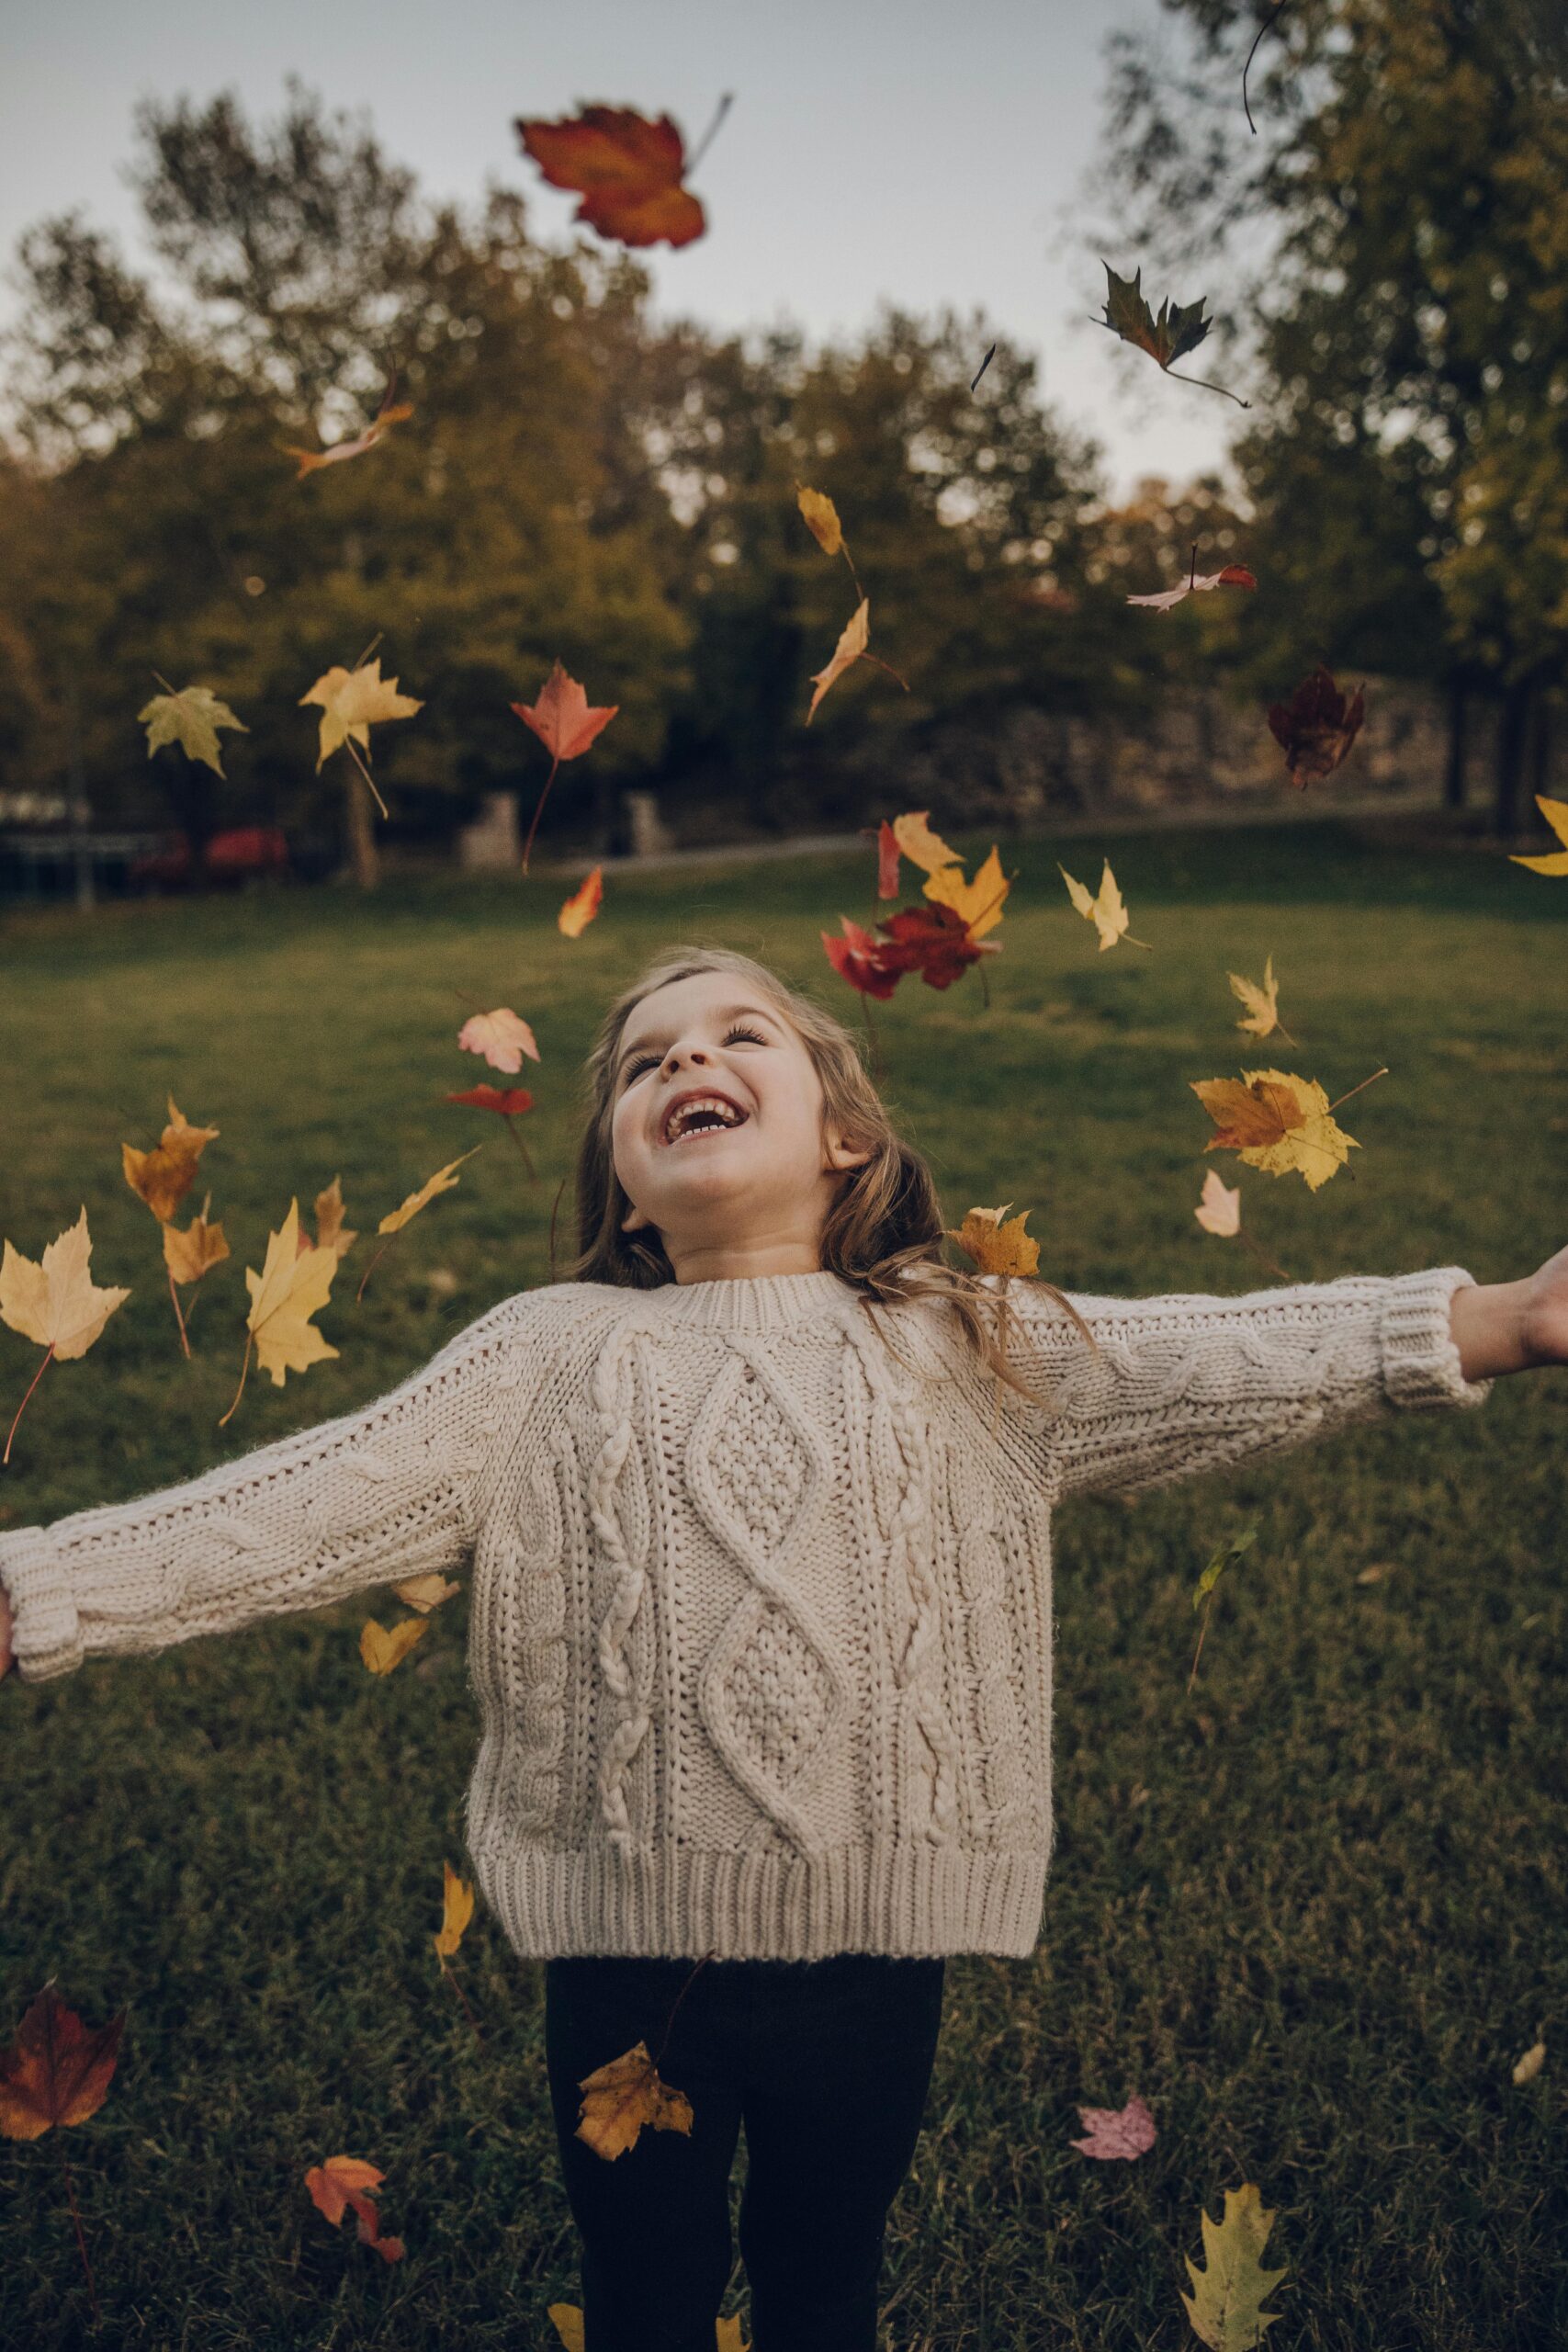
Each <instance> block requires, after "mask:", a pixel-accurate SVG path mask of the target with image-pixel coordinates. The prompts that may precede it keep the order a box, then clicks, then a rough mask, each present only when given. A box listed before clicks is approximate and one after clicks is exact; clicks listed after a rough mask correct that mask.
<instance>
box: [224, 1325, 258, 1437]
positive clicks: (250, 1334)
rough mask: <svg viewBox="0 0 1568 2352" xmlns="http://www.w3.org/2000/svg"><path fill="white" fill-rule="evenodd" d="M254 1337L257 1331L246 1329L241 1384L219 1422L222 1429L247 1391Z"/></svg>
mask: <svg viewBox="0 0 1568 2352" xmlns="http://www.w3.org/2000/svg"><path fill="white" fill-rule="evenodd" d="M254 1337H255V1333H254V1331H250V1330H247V1331H246V1333H245V1352H244V1356H243V1360H242V1362H241V1364H240V1385H239V1386H238V1388H236V1389H235V1391H234V1404H233V1405H231V1406H230V1408H229V1410H228V1411H227V1412H226V1413H225V1414H224V1416H223V1420H220V1422H219V1424H218V1426H219V1428H220V1429H221V1428H222V1426H223V1421H227V1420H231V1419H233V1414H234V1406H235V1405H238V1403H239V1401H240V1399H241V1397H243V1395H244V1393H245V1374H246V1373H247V1372H248V1371H249V1370H250V1368H251V1341H252V1340H254Z"/></svg>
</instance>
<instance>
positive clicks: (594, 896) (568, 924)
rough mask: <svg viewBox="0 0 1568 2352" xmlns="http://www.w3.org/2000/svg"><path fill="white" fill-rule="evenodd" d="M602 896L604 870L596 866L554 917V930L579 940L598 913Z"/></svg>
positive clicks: (600, 866)
mask: <svg viewBox="0 0 1568 2352" xmlns="http://www.w3.org/2000/svg"><path fill="white" fill-rule="evenodd" d="M603 899H604V867H603V866H602V865H596V866H595V867H594V868H593V871H592V874H590V875H589V876H587V878H586V879H585V880H584V881H582V882H581V883H580V884H579V885H578V887H577V888H576V889H575V890H574V891H573V892H572V894H571V896H570V899H567V901H566V903H565V905H564V906H563V907H562V908H561V910H560V912H559V914H558V915H557V917H556V928H557V930H558V931H559V932H561V933H564V934H565V936H566V937H567V938H568V939H581V936H582V934H583V933H584V932H585V931H586V930H587V928H588V926H589V924H590V923H591V922H592V920H593V918H594V916H595V915H596V914H597V913H598V911H599V908H600V904H601V901H602V900H603Z"/></svg>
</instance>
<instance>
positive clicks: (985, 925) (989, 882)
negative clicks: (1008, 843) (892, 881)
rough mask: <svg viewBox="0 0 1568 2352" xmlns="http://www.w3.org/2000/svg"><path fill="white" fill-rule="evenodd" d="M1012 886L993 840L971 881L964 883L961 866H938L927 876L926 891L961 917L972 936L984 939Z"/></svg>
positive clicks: (997, 920)
mask: <svg viewBox="0 0 1568 2352" xmlns="http://www.w3.org/2000/svg"><path fill="white" fill-rule="evenodd" d="M1011 887H1012V886H1011V884H1010V882H1009V881H1008V879H1007V876H1005V875H1004V874H1003V872H1002V862H1001V859H1000V857H999V856H998V854H997V848H996V844H995V842H993V843H992V845H991V854H990V855H989V857H988V858H987V860H986V862H985V864H984V865H982V866H981V867H980V868H979V870H978V871H977V872H976V876H975V879H974V880H973V882H965V880H964V872H963V868H962V867H961V866H953V865H942V866H938V867H937V869H936V870H935V872H934V873H931V874H928V875H927V876H926V880H925V894H926V896H927V898H928V899H933V900H934V901H935V903H936V904H937V905H938V906H942V907H951V908H952V909H953V912H954V914H956V915H958V916H960V917H961V918H962V920H963V922H964V929H965V930H966V931H967V933H969V936H970V938H971V939H983V938H984V937H985V935H986V933H987V932H988V931H990V930H993V929H994V928H995V926H996V925H997V924H998V923H999V922H1000V921H1001V919H1002V901H1003V899H1005V898H1006V897H1007V894H1008V892H1009V890H1010V888H1011Z"/></svg>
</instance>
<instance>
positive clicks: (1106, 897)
mask: <svg viewBox="0 0 1568 2352" xmlns="http://www.w3.org/2000/svg"><path fill="white" fill-rule="evenodd" d="M1056 871H1057V873H1058V874H1059V875H1060V876H1061V877H1062V879H1063V881H1064V882H1065V883H1066V886H1067V895H1068V897H1069V898H1070V899H1072V902H1073V904H1074V906H1075V907H1076V908H1077V910H1078V912H1079V914H1080V915H1084V916H1087V917H1088V919H1089V922H1092V923H1093V925H1094V927H1095V929H1096V931H1098V932H1099V933H1100V954H1101V955H1103V954H1104V953H1105V950H1106V949H1107V948H1108V947H1114V946H1115V944H1116V943H1117V941H1118V940H1119V939H1121V938H1123V937H1125V939H1126V941H1127V944H1128V945H1129V946H1130V947H1146V946H1147V945H1148V942H1147V941H1146V940H1144V939H1134V937H1133V935H1132V933H1131V932H1129V931H1128V929H1127V910H1126V908H1125V907H1124V906H1123V905H1122V893H1121V891H1120V890H1119V889H1118V888H1116V877H1115V876H1114V875H1113V874H1112V873H1111V860H1110V859H1109V858H1107V859H1106V860H1105V871H1104V873H1103V874H1102V875H1101V876H1100V888H1099V890H1098V891H1097V892H1096V894H1095V896H1094V897H1093V898H1092V899H1091V898H1090V897H1089V892H1088V891H1087V890H1086V889H1085V888H1084V886H1083V884H1082V883H1081V882H1075V881H1074V879H1073V877H1072V876H1071V875H1070V874H1069V873H1068V872H1067V869H1066V866H1065V865H1063V864H1062V863H1061V861H1060V859H1058V860H1057V864H1056Z"/></svg>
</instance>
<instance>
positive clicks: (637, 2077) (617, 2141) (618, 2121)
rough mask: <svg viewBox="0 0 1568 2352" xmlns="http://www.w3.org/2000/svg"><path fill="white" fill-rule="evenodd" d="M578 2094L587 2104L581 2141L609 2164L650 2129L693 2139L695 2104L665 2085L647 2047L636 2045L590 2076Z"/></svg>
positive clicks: (643, 2043)
mask: <svg viewBox="0 0 1568 2352" xmlns="http://www.w3.org/2000/svg"><path fill="white" fill-rule="evenodd" d="M578 2088H579V2089H580V2090H581V2092H582V2094H583V2098H582V2120H581V2122H580V2123H579V2124H578V2127H577V2135H576V2136H577V2137H578V2139H580V2140H583V2141H586V2143H587V2144H588V2145H589V2147H591V2148H592V2151H593V2153H594V2154H595V2155H596V2156H603V2157H604V2159H605V2161H606V2163H609V2164H613V2163H614V2162H615V2158H616V2157H617V2156H619V2155H624V2154H625V2153H626V2150H627V2149H628V2148H635V2147H636V2145H637V2136H638V2134H639V2133H640V2132H641V2131H642V2128H643V2126H644V2124H648V2125H649V2126H650V2127H651V2128H652V2130H654V2131H684V2132H685V2133H686V2135H687V2137H688V2138H689V2137H690V2136H691V2130H692V2105H691V2101H690V2100H689V2099H688V2098H686V2097H685V2096H684V2094H683V2093H682V2092H681V2091H676V2090H671V2088H670V2086H669V2085H668V2084H667V2083H662V2082H660V2079H659V2073H658V2069H657V2068H656V2067H655V2065H654V2064H653V2061H652V2059H651V2058H650V2057H649V2054H648V2044H647V2042H646V2041H637V2042H634V2043H633V2045H632V2047H631V2048H630V2049H629V2050H626V2051H623V2052H622V2053H621V2055H620V2056H619V2057H618V2058H612V2059H610V2060H609V2062H608V2063H607V2064H605V2065H603V2066H599V2067H596V2068H595V2069H594V2071H593V2073H592V2075H583V2076H582V2078H581V2082H580V2083H579V2085H578Z"/></svg>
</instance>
